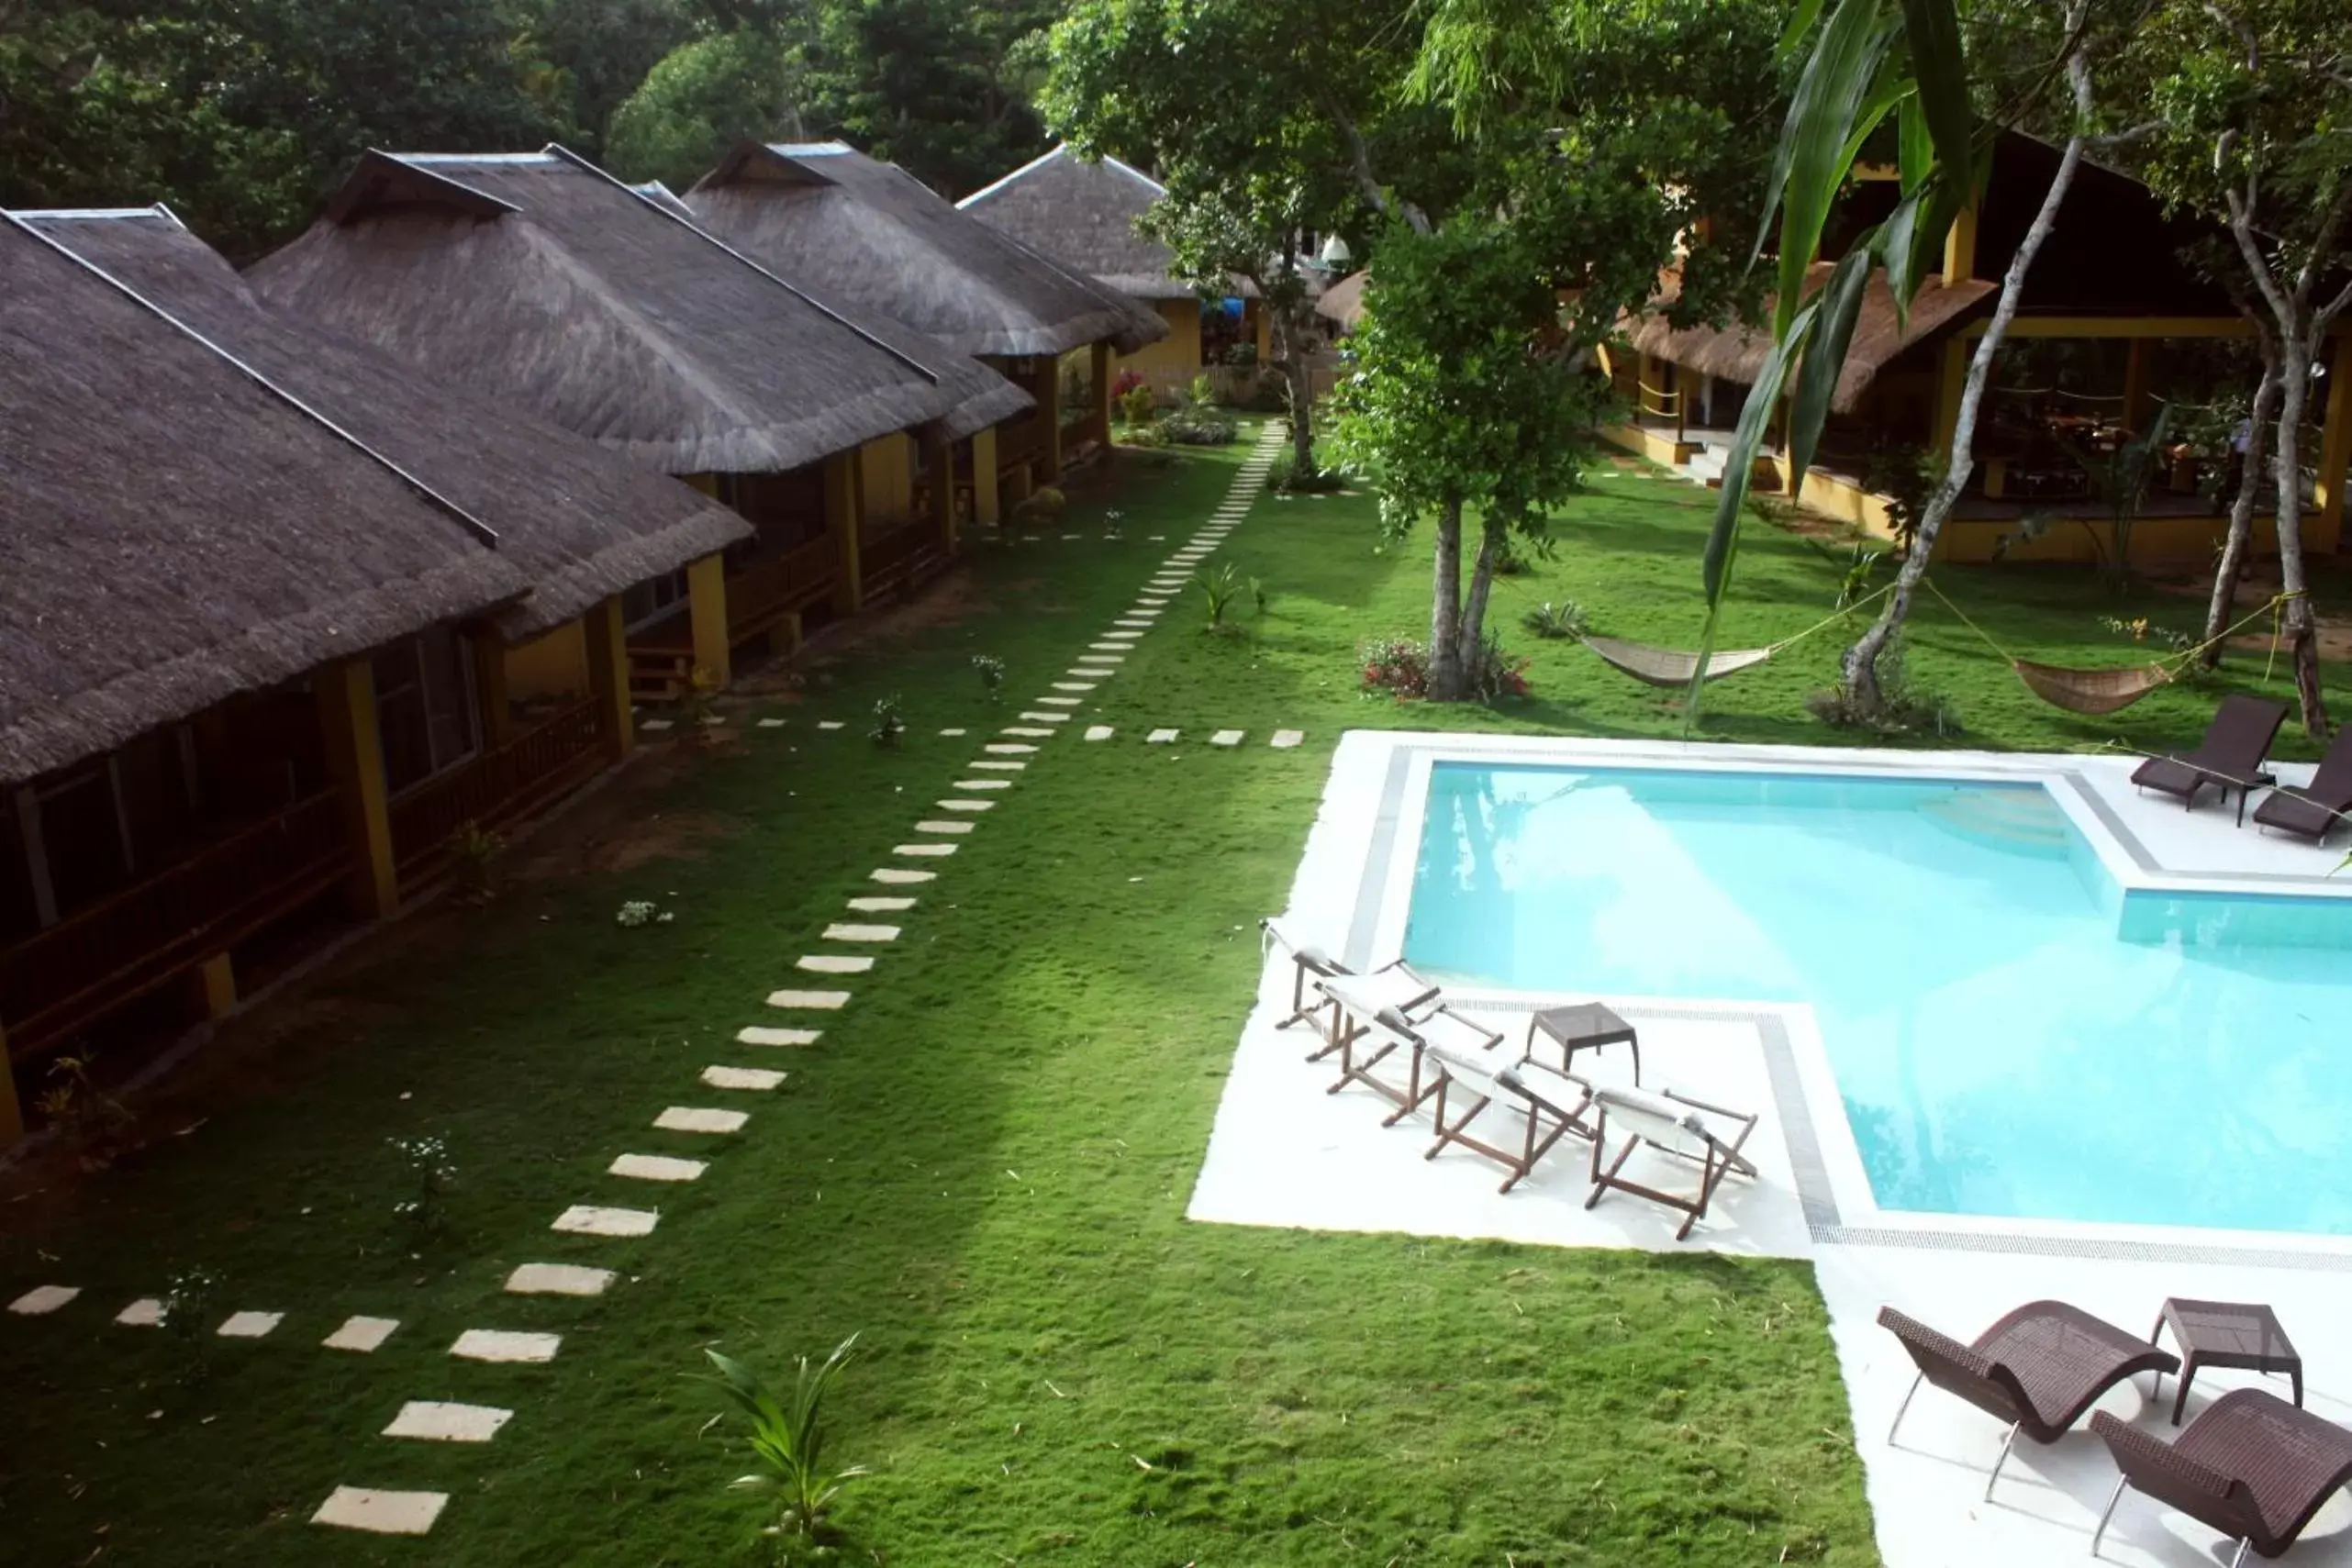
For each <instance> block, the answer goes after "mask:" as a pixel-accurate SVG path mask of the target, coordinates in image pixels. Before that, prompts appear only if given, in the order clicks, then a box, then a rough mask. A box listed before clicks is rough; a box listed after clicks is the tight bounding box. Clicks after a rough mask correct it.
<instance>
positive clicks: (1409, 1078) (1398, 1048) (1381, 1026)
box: [1318, 979, 1502, 1127]
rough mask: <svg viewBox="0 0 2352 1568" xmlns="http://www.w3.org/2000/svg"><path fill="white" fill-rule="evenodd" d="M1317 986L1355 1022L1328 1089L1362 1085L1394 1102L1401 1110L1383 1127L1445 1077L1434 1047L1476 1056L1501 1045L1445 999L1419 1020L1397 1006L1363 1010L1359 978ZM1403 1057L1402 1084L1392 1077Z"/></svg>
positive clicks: (1408, 1111)
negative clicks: (1355, 990)
mask: <svg viewBox="0 0 2352 1568" xmlns="http://www.w3.org/2000/svg"><path fill="white" fill-rule="evenodd" d="M1318 984H1321V985H1322V986H1323V988H1324V989H1325V990H1327V991H1329V992H1331V993H1332V995H1333V996H1334V997H1337V998H1339V999H1340V1001H1341V1006H1342V1009H1343V1011H1344V1012H1346V1013H1347V1014H1348V1015H1349V1016H1350V1018H1352V1019H1354V1025H1353V1026H1352V1028H1351V1030H1350V1032H1348V1033H1346V1034H1344V1035H1343V1037H1342V1040H1341V1045H1340V1058H1339V1079H1338V1081H1337V1082H1336V1083H1334V1084H1332V1086H1331V1088H1330V1090H1329V1091H1328V1092H1329V1093H1331V1094H1334V1095H1336V1094H1338V1093H1339V1092H1340V1091H1341V1090H1342V1089H1344V1088H1346V1087H1347V1086H1348V1085H1349V1084H1363V1085H1364V1086H1365V1088H1367V1089H1369V1090H1371V1091H1372V1092H1373V1093H1374V1094H1376V1095H1380V1096H1381V1097H1382V1098H1383V1099H1387V1100H1392V1101H1394V1102H1395V1103H1396V1106H1397V1108H1396V1109H1395V1110H1393V1111H1391V1112H1389V1113H1388V1116H1387V1117H1386V1118H1383V1120H1382V1121H1381V1123H1380V1125H1381V1126H1383V1127H1394V1126H1396V1125H1397V1124H1398V1123H1399V1122H1400V1121H1402V1120H1404V1119H1405V1118H1406V1117H1408V1116H1410V1115H1411V1114H1412V1113H1413V1112H1414V1111H1415V1110H1417V1109H1419V1108H1420V1106H1421V1102H1422V1101H1424V1100H1427V1099H1428V1098H1430V1097H1431V1096H1432V1095H1435V1094H1436V1093H1437V1091H1438V1086H1439V1085H1440V1084H1443V1083H1444V1081H1445V1080H1444V1075H1443V1074H1442V1073H1438V1072H1437V1071H1436V1070H1435V1067H1434V1066H1433V1065H1432V1062H1431V1061H1430V1051H1431V1050H1432V1047H1442V1048H1444V1049H1447V1050H1450V1051H1455V1053H1457V1054H1459V1055H1463V1056H1470V1057H1475V1056H1477V1054H1479V1053H1480V1052H1482V1051H1491V1050H1493V1049H1494V1048H1495V1047H1496V1046H1498V1045H1499V1044H1501V1043H1502V1036H1500V1035H1499V1034H1497V1033H1496V1032H1495V1031H1494V1030H1492V1029H1486V1028H1482V1027H1481V1026H1479V1025H1477V1024H1474V1023H1472V1022H1471V1021H1470V1020H1469V1019H1467V1018H1464V1017H1463V1016H1462V1015H1461V1014H1459V1013H1457V1012H1455V1011H1454V1010H1453V1009H1452V1008H1450V1007H1448V1006H1445V1004H1444V1003H1443V1002H1441V1003H1439V1004H1438V1005H1437V1006H1434V1007H1432V1008H1431V1009H1430V1010H1429V1012H1428V1013H1427V1014H1425V1015H1423V1016H1422V1017H1421V1018H1407V1017H1405V1016H1404V1014H1403V1013H1402V1012H1400V1011H1399V1010H1398V1009H1397V1008H1395V1007H1382V1008H1378V1009H1377V1010H1375V1011H1373V1012H1372V1013H1370V1014H1369V1015H1366V1014H1365V1012H1363V1011H1362V1010H1360V1009H1361V1001H1360V999H1355V998H1353V997H1352V995H1351V992H1350V987H1351V986H1354V985H1355V984H1358V981H1355V980H1345V979H1342V980H1324V981H1321V982H1318ZM1400 1061H1401V1062H1402V1063H1403V1066H1404V1081H1403V1082H1402V1083H1398V1082H1396V1081H1395V1080H1394V1076H1393V1075H1394V1073H1395V1072H1396V1068H1397V1065H1398V1063H1399V1062H1400Z"/></svg>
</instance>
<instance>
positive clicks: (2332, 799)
mask: <svg viewBox="0 0 2352 1568" xmlns="http://www.w3.org/2000/svg"><path fill="white" fill-rule="evenodd" d="M2347 813H2352V725H2346V727H2345V728H2342V729H2339V730H2337V731H2336V732H2335V743H2334V744H2332V745H2330V746H2329V747H2328V749H2327V755H2326V756H2324V757H2322V758H2321V759H2320V760H2319V772H2317V773H2313V775H2312V782H2311V783H2309V784H2304V785H2302V786H2300V787H2298V786H2296V785H2294V784H2282V785H2280V787H2279V788H2277V789H2274V790H2272V791H2271V792H2270V793H2269V794H2268V795H2264V796H2263V797H2262V804H2261V805H2259V806H2256V807H2255V808H2254V820H2255V821H2257V823H2260V824H2261V825H2262V826H2263V827H2265V828H2278V829H2279V830H2280V832H2282V833H2299V834H2301V835H2302V836H2303V837H2304V838H2306V839H2309V840H2312V841H2313V843H2320V842H2324V840H2326V838H2327V830H2328V829H2329V828H2333V827H2335V825H2336V824H2337V823H2338V822H2342V821H2344V820H2346V814H2347Z"/></svg>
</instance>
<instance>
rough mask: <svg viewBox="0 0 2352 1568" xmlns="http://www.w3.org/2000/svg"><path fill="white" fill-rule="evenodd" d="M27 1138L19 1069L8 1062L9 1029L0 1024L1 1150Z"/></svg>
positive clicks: (4, 1024)
mask: <svg viewBox="0 0 2352 1568" xmlns="http://www.w3.org/2000/svg"><path fill="white" fill-rule="evenodd" d="M24 1136H25V1107H24V1106H22V1105H20V1104H18V1103H17V1069H16V1065H15V1063H13V1062H10V1061H9V1060H8V1029H7V1026H6V1023H5V1022H0V1149H6V1148H7V1147H8V1145H10V1144H11V1143H14V1142H16V1141H17V1140H18V1139H20V1138H22V1137H24Z"/></svg>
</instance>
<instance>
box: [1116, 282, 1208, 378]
mask: <svg viewBox="0 0 2352 1568" xmlns="http://www.w3.org/2000/svg"><path fill="white" fill-rule="evenodd" d="M1152 305H1153V307H1154V309H1156V310H1158V311H1159V313H1160V316H1161V317H1162V318H1163V319H1164V320H1165V321H1166V322H1167V324H1168V335H1167V336H1166V337H1165V338H1163V339H1160V340H1159V341H1158V342H1156V343H1146V344H1144V345H1143V347H1142V348H1140V349H1138V350H1135V352H1133V353H1131V354H1121V355H1120V356H1119V363H1118V366H1117V368H1116V369H1114V370H1113V371H1112V372H1111V374H1112V376H1113V377H1114V378H1115V377H1116V376H1117V375H1118V373H1119V372H1120V371H1123V370H1132V371H1139V372H1141V373H1143V374H1144V375H1147V376H1148V375H1150V374H1152V373H1154V372H1155V371H1159V372H1166V373H1178V372H1180V373H1183V374H1185V375H1187V376H1189V375H1191V374H1192V373H1194V372H1195V371H1198V369H1199V368H1200V302H1199V301H1198V300H1197V299H1194V298H1193V297H1192V296H1190V295H1186V296H1185V297H1184V298H1182V299H1156V300H1154V301H1153V302H1152Z"/></svg>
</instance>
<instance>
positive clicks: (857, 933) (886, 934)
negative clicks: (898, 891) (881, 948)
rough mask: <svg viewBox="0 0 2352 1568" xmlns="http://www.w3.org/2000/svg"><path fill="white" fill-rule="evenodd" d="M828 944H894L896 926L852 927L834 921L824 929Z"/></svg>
mask: <svg viewBox="0 0 2352 1568" xmlns="http://www.w3.org/2000/svg"><path fill="white" fill-rule="evenodd" d="M825 940H827V941H829V942H895V941H897V940H898V928H897V927H896V926H853V925H848V924H844V923H842V922H839V921H836V922H835V923H834V924H832V925H830V926H828V927H826V928H825Z"/></svg>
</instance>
